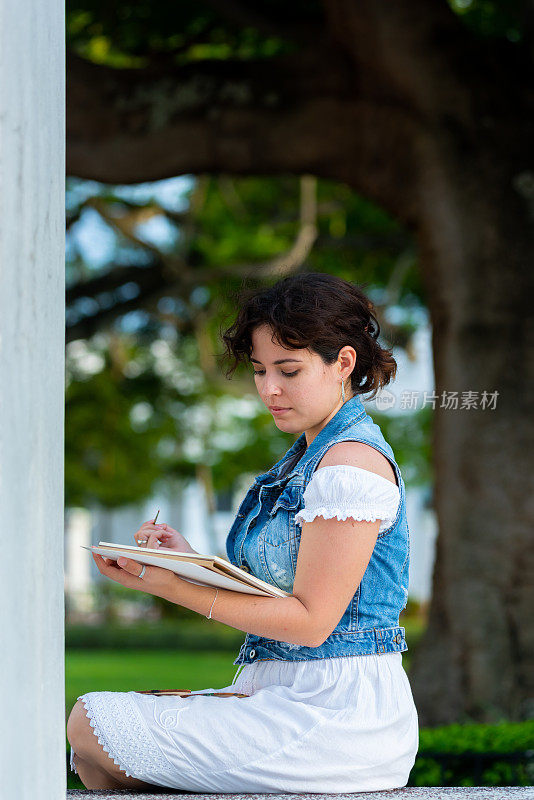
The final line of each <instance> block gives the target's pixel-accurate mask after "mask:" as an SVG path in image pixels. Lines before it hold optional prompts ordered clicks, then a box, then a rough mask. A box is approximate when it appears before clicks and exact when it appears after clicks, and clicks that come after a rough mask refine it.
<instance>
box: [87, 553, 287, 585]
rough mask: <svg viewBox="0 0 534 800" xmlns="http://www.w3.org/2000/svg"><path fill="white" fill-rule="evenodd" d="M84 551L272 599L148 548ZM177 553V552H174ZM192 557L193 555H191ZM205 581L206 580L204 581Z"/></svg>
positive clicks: (194, 580) (236, 582) (199, 583)
mask: <svg viewBox="0 0 534 800" xmlns="http://www.w3.org/2000/svg"><path fill="white" fill-rule="evenodd" d="M80 546H81V547H83V548H84V550H90V551H91V552H93V553H98V554H99V555H101V556H106V557H107V558H113V559H114V560H115V561H116V560H117V559H118V558H121V557H127V558H130V559H131V560H132V561H137V563H138V564H147V566H150V565H152V566H154V567H163V568H164V569H169V570H171V572H175V573H176V574H177V575H179V576H180V577H181V578H185V579H186V580H188V581H191V583H196V584H197V585H198V586H215V587H219V588H220V589H232V590H233V591H234V592H243V593H244V594H256V595H260V596H262V597H272V596H273V595H271V594H269V592H266V591H263V590H262V589H256V587H255V586H247V585H246V584H244V583H241V581H238V580H234V578H230V577H227V576H226V575H220V574H219V573H217V572H213V571H212V570H211V569H206V567H201V566H200V565H199V564H194V563H192V562H189V561H173V560H171V559H170V558H161V556H158V552H157V550H152V548H151V549H150V550H147V549H146V548H144V547H143V548H139V553H137V552H136V553H135V554H133V553H132V552H131V550H130V551H128V553H127V554H126V555H125V552H124V549H122V548H121V547H115V546H114V547H113V548H111V547H99V546H98V545H93V546H92V547H85V546H84V545H80ZM172 552H173V553H176V551H175V550H173V551H172ZM190 555H191V554H190ZM203 579H204V580H203Z"/></svg>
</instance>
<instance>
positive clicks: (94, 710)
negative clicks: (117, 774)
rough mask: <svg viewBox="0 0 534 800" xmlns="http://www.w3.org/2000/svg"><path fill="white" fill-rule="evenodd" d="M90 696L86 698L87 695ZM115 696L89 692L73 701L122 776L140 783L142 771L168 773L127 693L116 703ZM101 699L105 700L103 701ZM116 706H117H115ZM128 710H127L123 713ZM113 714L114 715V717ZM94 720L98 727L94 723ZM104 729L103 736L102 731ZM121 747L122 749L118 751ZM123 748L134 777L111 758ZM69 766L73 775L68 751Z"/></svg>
mask: <svg viewBox="0 0 534 800" xmlns="http://www.w3.org/2000/svg"><path fill="white" fill-rule="evenodd" d="M91 694H92V695H93V697H90V696H89V695H91ZM116 694H117V693H116V692H90V693H88V694H87V695H80V696H79V697H78V698H77V699H78V700H81V701H82V703H83V704H84V708H85V711H86V716H87V717H88V718H89V724H90V726H91V728H93V729H94V730H93V733H94V734H95V736H96V737H97V739H98V743H99V744H100V745H101V746H102V749H103V750H104V752H105V753H107V754H108V756H109V757H110V759H111V760H112V761H113V762H114V763H115V764H116V765H117V766H118V767H119V769H120V770H121V771H122V772H124V773H126V777H132V778H139V779H141V780H143V776H144V774H145V771H148V772H149V773H152V772H153V771H154V769H156V770H157V771H160V770H161V771H162V772H163V773H166V772H168V769H169V764H168V762H167V760H166V758H165V757H164V756H163V754H162V753H161V751H160V750H159V749H158V747H156V745H155V744H154V742H153V741H152V740H151V738H150V737H149V736H147V731H146V729H145V727H144V725H142V724H141V722H140V721H139V719H138V712H137V708H136V707H135V704H134V703H133V702H132V701H131V700H130V698H129V697H128V693H122V692H121V693H120V695H121V698H120V701H118V700H117V698H116V696H114V695H116ZM102 695H108V696H109V697H107V698H106V700H104V699H103V698H102ZM117 703H119V705H117ZM125 706H128V709H125ZM114 712H116V713H114ZM95 716H96V717H97V718H98V719H99V720H100V722H101V724H100V725H99V724H98V723H97V721H96V719H94V717H95ZM104 728H105V729H106V732H107V735H106V734H105V733H104V730H103V729H104ZM121 746H122V747H121ZM124 746H126V747H127V748H128V755H129V758H130V763H133V764H134V765H135V767H134V771H135V774H134V773H132V772H129V771H128V770H127V769H126V766H125V764H124V762H123V761H120V760H118V759H117V758H115V756H114V755H113V753H114V752H115V753H116V754H119V753H120V751H121V749H123V748H124ZM70 765H71V769H72V771H73V772H75V773H76V774H78V773H77V771H76V767H75V765H74V751H73V749H72V748H71V751H70Z"/></svg>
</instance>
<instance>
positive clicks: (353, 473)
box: [295, 464, 400, 533]
mask: <svg viewBox="0 0 534 800" xmlns="http://www.w3.org/2000/svg"><path fill="white" fill-rule="evenodd" d="M303 500H304V508H301V509H300V511H298V512H297V513H296V514H295V522H311V521H312V520H313V519H315V517H317V516H321V517H324V518H325V519H331V518H332V517H336V518H337V519H339V520H346V519H347V517H352V518H353V519H356V520H365V521H366V522H374V521H375V520H377V519H379V520H382V522H381V524H380V528H379V533H381V532H382V531H383V530H386V529H387V528H389V527H390V526H391V524H392V523H393V521H394V520H395V517H396V515H397V510H398V506H399V502H400V490H399V487H398V486H397V485H396V484H395V483H393V482H392V481H389V480H387V478H383V477H382V476H381V475H377V474H376V473H374V472H370V471H369V470H367V469H363V468H362V467H353V466H351V465H349V464H336V465H333V466H329V467H320V468H319V469H317V470H316V471H315V472H314V473H313V476H312V478H311V480H310V482H309V483H308V485H307V486H306V489H305V490H304V495H303Z"/></svg>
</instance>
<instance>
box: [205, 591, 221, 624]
mask: <svg viewBox="0 0 534 800" xmlns="http://www.w3.org/2000/svg"><path fill="white" fill-rule="evenodd" d="M218 594H219V590H218V589H217V591H216V592H215V597H214V598H213V603H212V604H211V608H210V613H209V614H208V615H207V616H206V619H211V612H212V611H213V606H214V605H215V601H216V600H217V595H218Z"/></svg>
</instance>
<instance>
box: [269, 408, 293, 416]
mask: <svg viewBox="0 0 534 800" xmlns="http://www.w3.org/2000/svg"><path fill="white" fill-rule="evenodd" d="M269 411H270V412H271V413H272V414H284V413H285V412H286V411H291V409H290V408H276V407H272V406H271V407H270V408H269Z"/></svg>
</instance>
